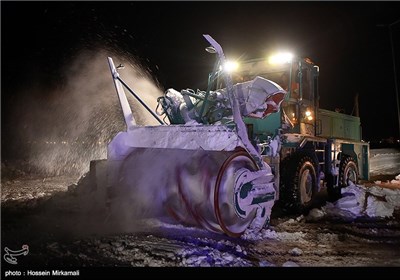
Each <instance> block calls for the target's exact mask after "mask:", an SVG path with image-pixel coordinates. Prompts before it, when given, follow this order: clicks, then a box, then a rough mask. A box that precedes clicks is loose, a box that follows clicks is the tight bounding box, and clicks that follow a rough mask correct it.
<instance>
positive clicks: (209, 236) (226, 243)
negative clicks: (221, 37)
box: [1, 151, 400, 268]
mask: <svg viewBox="0 0 400 280" xmlns="http://www.w3.org/2000/svg"><path fill="white" fill-rule="evenodd" d="M371 157H372V159H374V158H379V160H378V161H377V160H374V161H372V160H371V170H374V172H377V171H376V170H381V171H380V172H382V174H389V171H388V170H395V172H393V173H392V174H393V176H394V175H397V174H400V172H399V169H398V168H397V167H396V166H398V162H399V161H396V158H398V157H399V155H398V153H393V152H390V153H386V154H384V153H383V152H382V151H380V152H377V153H375V154H374V153H371ZM385 157H386V158H387V160H385V159H384V158H385ZM388 159H390V160H388ZM377 165H380V167H379V168H377V167H376V166H377ZM382 166H386V168H383V167H382ZM396 168H397V169H396ZM9 170H10V169H9V167H7V166H5V165H2V173H4V174H5V175H7V174H8V175H9V176H4V178H2V194H1V202H2V205H1V208H2V222H1V223H2V224H1V225H2V227H1V233H2V241H1V242H2V248H4V247H8V248H10V249H13V250H19V249H21V248H22V245H24V244H27V245H29V254H28V255H26V256H20V257H19V258H18V265H19V267H20V268H21V267H24V266H25V267H29V268H32V267H36V266H41V267H43V266H47V267H50V268H52V267H60V266H62V267H72V266H75V267H76V266H78V267H81V266H88V267H90V266H111V267H125V266H128V267H136V266H139V267H142V266H150V267H156V266H168V267H187V266H196V267H197V266H200V267H207V266H229V267H241V266H245V267H248V266H284V267H286V266H400V213H399V211H398V209H397V210H396V211H395V212H394V214H393V215H392V216H391V217H390V218H365V217H364V218H361V219H356V220H352V221H346V220H343V219H340V217H339V218H338V217H329V216H328V215H324V214H321V213H322V211H320V210H318V209H316V210H313V211H312V212H310V214H309V215H307V216H303V215H300V216H285V215H283V214H282V212H281V211H280V209H279V208H274V210H273V214H272V220H271V226H270V227H269V228H268V229H264V230H263V231H261V232H259V233H257V234H251V233H250V234H248V235H246V236H243V237H242V238H238V239H233V238H229V237H227V236H224V235H220V234H214V233H210V232H207V231H205V230H202V229H198V228H194V227H190V226H183V225H179V224H175V223H173V222H172V221H171V220H169V219H164V220H161V221H160V220H156V219H136V220H133V221H129V223H127V222H126V221H125V222H124V223H121V222H120V221H117V220H110V219H107V215H106V214H105V213H85V214H82V213H81V212H80V211H79V207H78V206H77V203H76V199H77V198H76V196H75V195H74V192H72V191H71V188H68V187H69V186H71V184H72V183H76V182H77V180H78V178H73V177H66V176H56V177H47V178H43V177H40V176H39V175H32V174H27V173H23V172H19V171H18V170H12V172H11V173H10V172H8V171H9ZM3 171H4V172H3ZM374 174H375V175H379V173H374ZM68 189H69V190H68ZM2 265H3V267H4V268H11V267H12V265H9V264H7V263H6V262H5V261H4V259H3V258H2ZM10 266H11V267H10Z"/></svg>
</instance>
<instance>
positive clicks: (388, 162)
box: [370, 149, 400, 175]
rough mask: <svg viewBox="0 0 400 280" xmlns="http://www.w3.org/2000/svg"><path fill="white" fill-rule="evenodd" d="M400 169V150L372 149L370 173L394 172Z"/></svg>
mask: <svg viewBox="0 0 400 280" xmlns="http://www.w3.org/2000/svg"><path fill="white" fill-rule="evenodd" d="M399 170H400V150H398V149H371V156H370V173H371V174H376V175H379V174H380V175H382V174H388V175H390V174H394V173H396V172H398V171H399Z"/></svg>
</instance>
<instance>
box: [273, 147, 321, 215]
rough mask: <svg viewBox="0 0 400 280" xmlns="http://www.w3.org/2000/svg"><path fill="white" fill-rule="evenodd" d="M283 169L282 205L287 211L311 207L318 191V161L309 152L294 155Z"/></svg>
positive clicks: (295, 211) (296, 211) (305, 209)
mask: <svg viewBox="0 0 400 280" xmlns="http://www.w3.org/2000/svg"><path fill="white" fill-rule="evenodd" d="M284 165H285V166H284V167H283V168H282V170H281V182H282V185H281V198H280V200H281V205H282V206H283V209H284V210H285V211H286V212H289V213H302V212H305V211H307V210H308V209H310V207H311V206H312V205H313V203H314V199H315V195H316V192H317V176H316V168H315V166H316V163H315V161H314V160H313V157H312V156H310V155H309V154H307V153H305V154H304V153H302V154H297V155H293V156H292V157H291V158H289V159H288V160H287V161H286V164H284Z"/></svg>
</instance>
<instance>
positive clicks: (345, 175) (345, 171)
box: [339, 156, 359, 187]
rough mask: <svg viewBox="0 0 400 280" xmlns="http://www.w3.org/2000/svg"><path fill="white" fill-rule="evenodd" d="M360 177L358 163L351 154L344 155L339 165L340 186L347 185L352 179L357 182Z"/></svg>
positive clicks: (354, 182)
mask: <svg viewBox="0 0 400 280" xmlns="http://www.w3.org/2000/svg"><path fill="white" fill-rule="evenodd" d="M358 178H359V173H358V167H357V163H356V162H355V161H354V159H353V158H352V157H350V156H344V157H343V159H342V160H341V162H340V167H339V186H340V187H347V186H348V185H349V184H350V181H351V182H353V184H357V182H358Z"/></svg>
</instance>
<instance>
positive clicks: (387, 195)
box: [322, 175, 400, 220]
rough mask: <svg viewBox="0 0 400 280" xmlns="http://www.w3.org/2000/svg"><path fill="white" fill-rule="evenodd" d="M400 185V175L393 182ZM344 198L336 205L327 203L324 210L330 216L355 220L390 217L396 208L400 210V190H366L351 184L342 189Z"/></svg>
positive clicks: (374, 187) (376, 188) (375, 187)
mask: <svg viewBox="0 0 400 280" xmlns="http://www.w3.org/2000/svg"><path fill="white" fill-rule="evenodd" d="M391 183H392V184H393V183H396V184H400V175H399V176H396V180H393V181H392V182H391ZM342 195H343V197H342V198H341V199H339V200H338V201H336V202H335V203H327V205H326V206H325V207H323V208H322V210H323V211H324V212H325V213H326V214H327V215H330V216H334V217H340V218H343V219H345V220H353V219H355V218H357V217H362V216H367V217H371V218H372V217H374V218H375V217H380V218H384V217H390V216H392V215H393V212H394V210H395V208H400V189H387V188H381V187H378V186H372V187H368V188H366V187H365V186H362V185H355V184H351V185H350V186H348V187H346V188H343V189H342Z"/></svg>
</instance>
